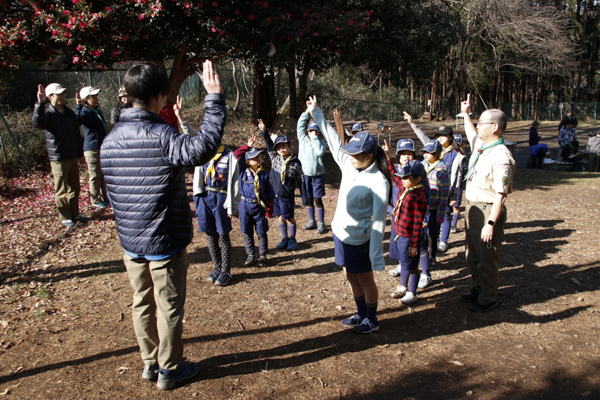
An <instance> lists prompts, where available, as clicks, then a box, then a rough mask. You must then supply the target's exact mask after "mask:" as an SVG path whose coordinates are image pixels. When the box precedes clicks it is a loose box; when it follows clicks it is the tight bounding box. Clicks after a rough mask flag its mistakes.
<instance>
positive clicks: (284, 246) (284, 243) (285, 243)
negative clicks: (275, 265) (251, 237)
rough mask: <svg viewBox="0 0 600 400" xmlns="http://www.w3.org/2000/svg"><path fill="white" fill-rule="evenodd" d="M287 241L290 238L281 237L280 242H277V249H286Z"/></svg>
mask: <svg viewBox="0 0 600 400" xmlns="http://www.w3.org/2000/svg"><path fill="white" fill-rule="evenodd" d="M289 241H290V239H288V238H283V239H281V242H279V244H278V245H277V248H278V249H279V250H283V249H287V247H288V242H289Z"/></svg>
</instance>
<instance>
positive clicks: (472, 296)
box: [458, 290, 479, 303]
mask: <svg viewBox="0 0 600 400" xmlns="http://www.w3.org/2000/svg"><path fill="white" fill-rule="evenodd" d="M477 298H479V292H478V291H476V290H473V291H472V292H471V293H469V294H463V295H462V296H460V297H459V298H458V299H459V300H460V301H461V302H462V303H475V302H477Z"/></svg>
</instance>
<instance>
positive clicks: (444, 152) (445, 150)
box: [440, 145, 452, 158]
mask: <svg viewBox="0 0 600 400" xmlns="http://www.w3.org/2000/svg"><path fill="white" fill-rule="evenodd" d="M451 151H452V145H449V146H448V147H446V148H445V149H444V151H442V154H441V155H440V158H444V156H445V155H446V154H448V153H450V152H451Z"/></svg>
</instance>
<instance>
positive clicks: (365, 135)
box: [342, 131, 379, 155]
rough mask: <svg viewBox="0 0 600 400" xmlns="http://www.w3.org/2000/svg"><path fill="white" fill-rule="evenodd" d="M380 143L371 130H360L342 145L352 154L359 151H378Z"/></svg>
mask: <svg viewBox="0 0 600 400" xmlns="http://www.w3.org/2000/svg"><path fill="white" fill-rule="evenodd" d="M378 148H379V145H378V144H377V141H376V140H375V138H374V137H373V135H371V134H370V133H369V132H366V131H362V132H358V133H357V134H356V135H354V136H353V137H352V139H350V141H349V142H348V144H347V145H345V146H344V147H342V150H344V151H345V152H346V153H348V154H350V155H356V154H359V153H372V154H375V153H377V149H378Z"/></svg>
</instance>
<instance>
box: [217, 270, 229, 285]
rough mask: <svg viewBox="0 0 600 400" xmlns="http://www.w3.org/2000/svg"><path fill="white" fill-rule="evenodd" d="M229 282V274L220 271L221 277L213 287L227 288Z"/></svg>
mask: <svg viewBox="0 0 600 400" xmlns="http://www.w3.org/2000/svg"><path fill="white" fill-rule="evenodd" d="M230 280H231V274H230V273H229V272H225V271H221V275H219V277H218V278H217V280H216V281H215V285H217V286H227V284H228V283H229V281H230Z"/></svg>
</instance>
